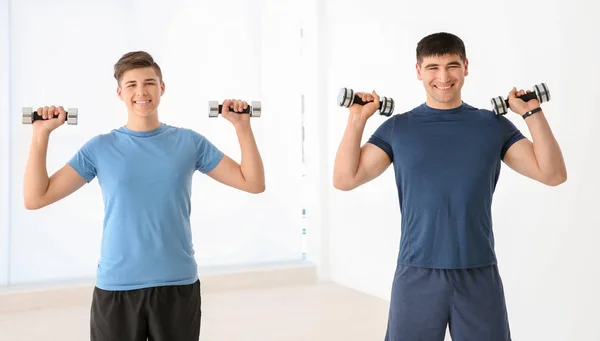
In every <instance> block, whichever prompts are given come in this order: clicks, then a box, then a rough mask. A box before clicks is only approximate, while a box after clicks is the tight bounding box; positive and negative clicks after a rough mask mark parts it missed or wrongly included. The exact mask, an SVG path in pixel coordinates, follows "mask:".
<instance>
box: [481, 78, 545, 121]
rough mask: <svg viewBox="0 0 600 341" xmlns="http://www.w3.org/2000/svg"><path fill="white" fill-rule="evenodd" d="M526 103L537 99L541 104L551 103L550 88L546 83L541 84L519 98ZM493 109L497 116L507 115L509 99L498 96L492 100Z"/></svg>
mask: <svg viewBox="0 0 600 341" xmlns="http://www.w3.org/2000/svg"><path fill="white" fill-rule="evenodd" d="M519 98H520V99H522V100H524V101H525V102H527V101H530V100H532V99H537V100H538V101H540V104H541V103H545V102H548V101H550V90H548V86H547V85H546V83H540V84H538V85H535V86H534V87H533V91H532V92H529V93H526V94H525V95H523V96H521V97H519ZM491 102H492V108H493V110H494V112H495V113H496V115H506V113H507V112H508V99H506V98H504V97H502V96H498V97H494V98H492V100H491Z"/></svg>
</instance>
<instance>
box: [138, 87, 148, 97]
mask: <svg viewBox="0 0 600 341" xmlns="http://www.w3.org/2000/svg"><path fill="white" fill-rule="evenodd" d="M137 90H138V91H137V95H139V96H146V95H147V94H148V91H147V89H146V87H145V86H143V85H142V86H140V87H138V89H137Z"/></svg>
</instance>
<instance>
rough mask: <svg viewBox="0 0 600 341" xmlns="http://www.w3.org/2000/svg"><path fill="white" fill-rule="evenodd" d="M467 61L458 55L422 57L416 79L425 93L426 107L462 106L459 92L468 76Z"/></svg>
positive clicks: (449, 107)
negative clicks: (421, 84) (420, 82)
mask: <svg viewBox="0 0 600 341" xmlns="http://www.w3.org/2000/svg"><path fill="white" fill-rule="evenodd" d="M468 65H469V61H468V60H467V59H466V58H465V60H464V61H463V60H462V58H461V57H460V56H459V55H458V54H451V53H450V54H444V55H439V56H428V57H423V59H422V61H421V63H417V65H416V69H417V77H418V79H419V80H420V81H422V82H423V86H424V88H425V91H426V92H427V105H428V106H430V107H432V108H436V109H452V108H456V107H459V106H460V105H461V104H462V96H461V90H462V87H463V84H464V82H465V77H466V76H467V75H468V74H469V71H468Z"/></svg>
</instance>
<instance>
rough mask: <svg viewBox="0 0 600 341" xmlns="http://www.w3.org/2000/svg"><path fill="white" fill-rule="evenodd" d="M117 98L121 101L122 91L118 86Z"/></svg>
mask: <svg viewBox="0 0 600 341" xmlns="http://www.w3.org/2000/svg"><path fill="white" fill-rule="evenodd" d="M117 96H119V98H120V99H121V100H123V96H122V89H121V87H120V86H118V87H117Z"/></svg>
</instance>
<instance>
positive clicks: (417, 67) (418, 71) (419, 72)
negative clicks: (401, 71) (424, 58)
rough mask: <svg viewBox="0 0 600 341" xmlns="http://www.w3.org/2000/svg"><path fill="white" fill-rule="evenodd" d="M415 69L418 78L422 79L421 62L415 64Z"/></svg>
mask: <svg viewBox="0 0 600 341" xmlns="http://www.w3.org/2000/svg"><path fill="white" fill-rule="evenodd" d="M415 69H416V70H417V78H418V79H419V80H420V81H422V80H423V76H422V75H421V67H420V66H419V63H416V64H415Z"/></svg>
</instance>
